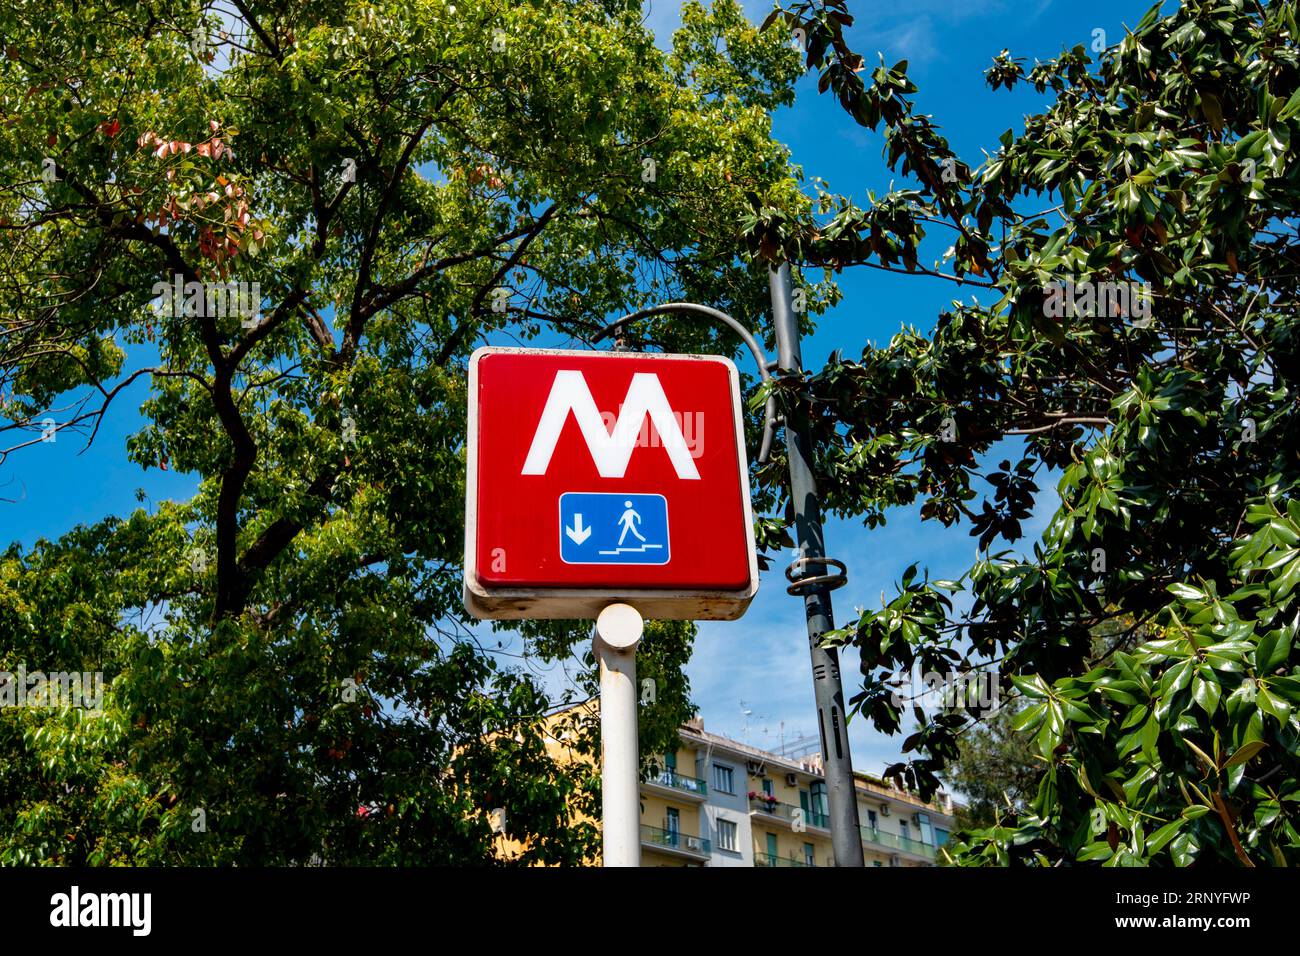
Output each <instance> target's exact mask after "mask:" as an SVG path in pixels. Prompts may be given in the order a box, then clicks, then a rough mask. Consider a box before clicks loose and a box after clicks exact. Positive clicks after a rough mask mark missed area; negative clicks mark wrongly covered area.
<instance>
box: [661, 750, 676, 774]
mask: <svg viewBox="0 0 1300 956" xmlns="http://www.w3.org/2000/svg"><path fill="white" fill-rule="evenodd" d="M664 766H665V767H667V768H668V770H669V771H670V772H672V773H676V772H677V754H675V753H666V754H664Z"/></svg>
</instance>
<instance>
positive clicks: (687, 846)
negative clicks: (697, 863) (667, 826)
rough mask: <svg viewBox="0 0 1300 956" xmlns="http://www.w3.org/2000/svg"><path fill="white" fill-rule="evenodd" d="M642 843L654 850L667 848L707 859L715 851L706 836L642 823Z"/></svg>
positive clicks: (677, 852)
mask: <svg viewBox="0 0 1300 956" xmlns="http://www.w3.org/2000/svg"><path fill="white" fill-rule="evenodd" d="M641 845H642V846H645V847H649V848H650V849H652V850H665V851H667V852H669V853H676V854H680V855H681V856H686V857H690V858H692V859H698V860H707V859H708V858H709V854H710V853H711V852H713V848H712V845H711V844H710V843H709V841H708V840H706V839H704V837H697V836H693V835H692V834H689V833H682V832H681V831H679V830H663V829H660V828H659V827H652V826H647V825H646V824H644V823H643V824H641Z"/></svg>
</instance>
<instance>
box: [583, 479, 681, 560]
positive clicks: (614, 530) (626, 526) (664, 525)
mask: <svg viewBox="0 0 1300 956" xmlns="http://www.w3.org/2000/svg"><path fill="white" fill-rule="evenodd" d="M668 557H669V548H668V501H667V499H666V498H664V496H663V495H629V494H607V493H604V492H596V491H590V492H588V491H570V492H566V493H565V494H562V495H560V558H561V559H562V560H563V561H564V562H565V563H566V564H667V563H668Z"/></svg>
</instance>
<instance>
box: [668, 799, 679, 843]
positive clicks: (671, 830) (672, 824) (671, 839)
mask: <svg viewBox="0 0 1300 956" xmlns="http://www.w3.org/2000/svg"><path fill="white" fill-rule="evenodd" d="M664 829H665V830H667V831H668V845H669V846H676V845H677V834H679V833H681V832H682V817H681V814H680V813H678V812H677V808H676V807H669V808H668V818H667V819H666V820H664Z"/></svg>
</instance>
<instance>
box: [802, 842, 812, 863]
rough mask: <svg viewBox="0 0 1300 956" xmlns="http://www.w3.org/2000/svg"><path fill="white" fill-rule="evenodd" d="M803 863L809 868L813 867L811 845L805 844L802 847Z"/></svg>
mask: <svg viewBox="0 0 1300 956" xmlns="http://www.w3.org/2000/svg"><path fill="white" fill-rule="evenodd" d="M803 861H804V862H805V863H807V864H808V865H809V866H814V865H815V864H814V863H813V845H812V844H811V843H805V844H804V845H803Z"/></svg>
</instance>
